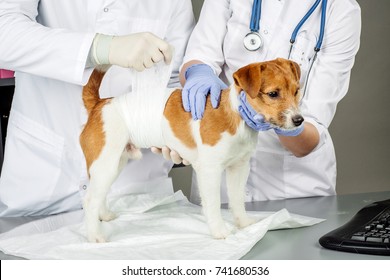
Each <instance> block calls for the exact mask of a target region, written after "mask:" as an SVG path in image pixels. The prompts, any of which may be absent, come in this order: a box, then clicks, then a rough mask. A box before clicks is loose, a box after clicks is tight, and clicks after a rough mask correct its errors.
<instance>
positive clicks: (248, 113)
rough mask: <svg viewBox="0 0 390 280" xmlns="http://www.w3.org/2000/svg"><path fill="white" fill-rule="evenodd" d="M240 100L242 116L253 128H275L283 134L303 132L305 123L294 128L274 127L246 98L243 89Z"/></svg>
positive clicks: (291, 134) (260, 129) (295, 134)
mask: <svg viewBox="0 0 390 280" xmlns="http://www.w3.org/2000/svg"><path fill="white" fill-rule="evenodd" d="M238 100H239V102H240V105H239V106H238V112H239V113H240V115H241V118H242V119H243V120H244V121H245V123H246V124H247V125H248V126H249V127H251V128H252V129H254V130H256V131H266V130H269V129H271V128H273V129H274V130H275V132H276V134H279V135H283V136H298V135H299V134H301V133H302V131H303V129H304V125H303V123H302V124H301V125H300V126H298V127H296V128H294V129H288V130H287V129H281V128H277V127H273V126H272V125H271V124H270V123H268V122H266V121H264V116H263V115H261V114H258V113H257V112H256V111H255V110H254V109H253V108H252V106H251V105H250V104H249V103H248V102H247V100H246V94H245V92H244V91H242V92H241V93H240V94H239V96H238Z"/></svg>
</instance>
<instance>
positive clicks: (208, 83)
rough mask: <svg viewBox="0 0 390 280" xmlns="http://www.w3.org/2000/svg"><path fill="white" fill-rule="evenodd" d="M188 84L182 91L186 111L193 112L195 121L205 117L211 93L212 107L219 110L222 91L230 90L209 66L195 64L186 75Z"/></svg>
mask: <svg viewBox="0 0 390 280" xmlns="http://www.w3.org/2000/svg"><path fill="white" fill-rule="evenodd" d="M185 78H186V83H185V84H184V87H183V90H182V101H183V106H184V110H185V111H186V112H191V115H192V118H193V119H194V120H199V119H201V118H202V117H203V114H204V109H205V107H206V97H207V95H208V94H209V93H210V98H211V105H212V106H213V108H217V107H218V105H219V100H220V96H221V90H223V89H226V88H228V86H227V85H225V83H224V82H222V81H221V79H220V78H219V77H218V76H217V75H215V74H214V71H213V69H211V67H210V66H208V65H207V64H194V65H192V66H190V67H189V68H188V69H187V70H186V73H185Z"/></svg>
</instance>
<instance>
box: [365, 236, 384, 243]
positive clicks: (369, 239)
mask: <svg viewBox="0 0 390 280" xmlns="http://www.w3.org/2000/svg"><path fill="white" fill-rule="evenodd" d="M366 241H369V242H382V241H383V238H382V237H373V236H369V237H367V239H366Z"/></svg>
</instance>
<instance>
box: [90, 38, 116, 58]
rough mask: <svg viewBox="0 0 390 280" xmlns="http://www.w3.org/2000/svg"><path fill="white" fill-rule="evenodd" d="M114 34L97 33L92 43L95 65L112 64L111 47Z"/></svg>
mask: <svg viewBox="0 0 390 280" xmlns="http://www.w3.org/2000/svg"><path fill="white" fill-rule="evenodd" d="M113 38H114V36H111V35H104V34H99V33H98V34H96V36H95V38H94V40H93V43H92V47H91V48H92V51H91V53H92V57H91V58H92V61H93V62H94V64H95V65H103V64H110V59H109V57H110V48H111V43H112V40H113Z"/></svg>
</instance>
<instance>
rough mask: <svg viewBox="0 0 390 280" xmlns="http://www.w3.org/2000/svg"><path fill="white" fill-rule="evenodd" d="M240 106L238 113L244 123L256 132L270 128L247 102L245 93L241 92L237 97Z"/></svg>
mask: <svg viewBox="0 0 390 280" xmlns="http://www.w3.org/2000/svg"><path fill="white" fill-rule="evenodd" d="M238 101H239V102H240V105H239V106H238V112H239V113H240V115H241V118H242V119H243V120H244V121H245V123H246V124H247V125H248V126H249V127H251V128H252V129H254V130H256V131H266V130H269V129H271V128H272V126H271V124H270V123H268V122H266V121H264V116H263V115H260V114H258V113H257V112H256V111H255V110H254V109H253V108H252V107H251V106H250V104H249V103H248V102H247V100H246V94H245V92H243V91H241V93H240V94H239V96H238Z"/></svg>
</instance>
